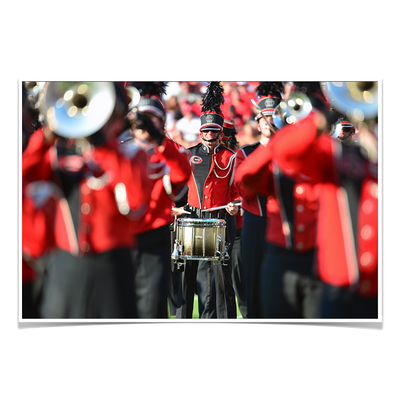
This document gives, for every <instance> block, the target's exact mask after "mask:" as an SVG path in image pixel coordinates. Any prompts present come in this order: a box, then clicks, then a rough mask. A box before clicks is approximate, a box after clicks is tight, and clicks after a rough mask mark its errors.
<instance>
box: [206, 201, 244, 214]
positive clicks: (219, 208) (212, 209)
mask: <svg viewBox="0 0 400 400" xmlns="http://www.w3.org/2000/svg"><path fill="white" fill-rule="evenodd" d="M233 204H234V205H235V206H238V207H239V206H241V205H242V202H241V201H240V202H239V203H233ZM225 207H228V204H226V205H224V206H219V207H213V208H209V209H208V210H201V211H202V212H209V211H215V210H222V209H223V208H225Z"/></svg>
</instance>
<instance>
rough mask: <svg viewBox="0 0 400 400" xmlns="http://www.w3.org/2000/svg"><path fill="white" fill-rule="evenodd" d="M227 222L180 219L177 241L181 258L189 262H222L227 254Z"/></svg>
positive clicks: (178, 221) (177, 226)
mask: <svg viewBox="0 0 400 400" xmlns="http://www.w3.org/2000/svg"><path fill="white" fill-rule="evenodd" d="M225 234H226V221H225V220H223V219H197V218H180V219H178V220H177V224H176V239H177V242H178V243H179V244H180V245H181V246H182V247H181V248H182V251H181V254H180V256H181V257H182V258H185V259H189V260H221V259H223V257H224V253H225Z"/></svg>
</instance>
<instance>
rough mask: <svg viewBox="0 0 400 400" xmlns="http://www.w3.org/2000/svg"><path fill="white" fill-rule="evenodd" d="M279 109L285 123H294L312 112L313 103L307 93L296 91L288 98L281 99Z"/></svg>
mask: <svg viewBox="0 0 400 400" xmlns="http://www.w3.org/2000/svg"><path fill="white" fill-rule="evenodd" d="M278 109H279V113H280V115H281V119H282V122H283V123H284V124H294V123H296V122H297V121H300V120H301V119H303V118H305V117H307V116H308V115H309V114H310V112H311V110H312V104H311V101H310V99H309V97H308V96H307V95H305V94H304V93H301V92H294V93H293V94H292V95H291V96H289V98H288V99H287V100H285V101H281V103H280V104H279V107H278Z"/></svg>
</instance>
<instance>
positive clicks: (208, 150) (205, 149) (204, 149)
mask: <svg viewBox="0 0 400 400" xmlns="http://www.w3.org/2000/svg"><path fill="white" fill-rule="evenodd" d="M201 149H202V150H203V151H204V152H205V153H207V154H210V149H209V148H208V147H207V146H206V145H205V144H203V143H201ZM220 150H221V145H220V144H217V146H216V147H215V149H214V152H213V154H217V153H218V152H219V151H220Z"/></svg>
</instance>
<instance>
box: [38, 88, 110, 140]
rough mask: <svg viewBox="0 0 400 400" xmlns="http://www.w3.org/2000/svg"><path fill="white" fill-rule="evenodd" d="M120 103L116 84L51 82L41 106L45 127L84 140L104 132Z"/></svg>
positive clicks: (64, 135)
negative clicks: (116, 104) (118, 102)
mask: <svg viewBox="0 0 400 400" xmlns="http://www.w3.org/2000/svg"><path fill="white" fill-rule="evenodd" d="M115 102H116V91H115V87H114V84H113V82H49V83H48V84H47V85H46V87H45V88H44V98H43V101H42V103H41V105H40V110H41V113H42V114H43V115H44V120H45V124H46V125H47V126H48V127H49V128H50V129H51V130H52V131H53V132H54V133H56V134H57V135H59V136H62V137H65V138H71V139H76V138H84V137H87V136H90V135H92V134H93V133H95V132H97V131H98V130H99V129H101V128H102V127H103V126H104V125H105V124H106V122H107V121H108V120H109V118H110V117H111V115H112V113H113V111H114V107H115Z"/></svg>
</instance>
